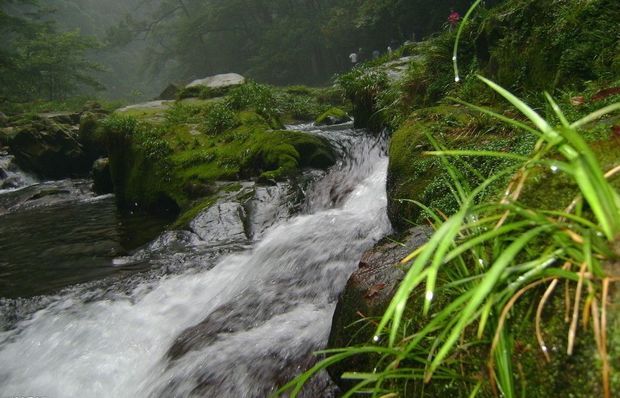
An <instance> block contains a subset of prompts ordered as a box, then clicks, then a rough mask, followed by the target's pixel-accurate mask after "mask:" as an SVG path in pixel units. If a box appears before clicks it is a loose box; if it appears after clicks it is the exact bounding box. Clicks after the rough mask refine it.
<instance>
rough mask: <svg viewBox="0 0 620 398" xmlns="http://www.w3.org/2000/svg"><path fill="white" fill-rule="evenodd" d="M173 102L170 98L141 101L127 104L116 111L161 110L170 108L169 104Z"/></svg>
mask: <svg viewBox="0 0 620 398" xmlns="http://www.w3.org/2000/svg"><path fill="white" fill-rule="evenodd" d="M173 103H174V101H171V100H159V101H149V102H142V103H140V104H134V105H128V106H126V107H124V108H120V109H118V110H117V111H116V112H127V111H131V110H153V111H157V110H162V111H165V110H166V109H168V108H170V106H172V104H173Z"/></svg>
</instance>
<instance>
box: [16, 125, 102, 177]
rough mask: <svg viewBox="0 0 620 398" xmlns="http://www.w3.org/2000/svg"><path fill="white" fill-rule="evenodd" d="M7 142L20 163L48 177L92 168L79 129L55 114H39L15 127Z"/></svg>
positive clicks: (63, 175) (72, 174)
mask: <svg viewBox="0 0 620 398" xmlns="http://www.w3.org/2000/svg"><path fill="white" fill-rule="evenodd" d="M8 146H9V148H10V151H11V153H12V154H13V155H14V156H15V160H16V161H17V164H18V165H19V166H20V167H22V168H23V169H25V170H27V171H32V172H34V173H36V174H38V175H40V176H42V177H45V178H63V177H68V176H75V175H84V174H87V173H88V172H89V170H90V165H91V163H90V161H89V160H88V158H87V156H86V154H85V152H84V150H83V148H82V145H81V144H80V143H79V141H78V134H77V131H75V129H73V128H71V127H70V126H66V125H61V124H58V123H56V122H54V121H53V120H52V118H47V117H46V118H38V119H34V120H32V121H31V122H29V123H26V124H24V125H21V126H19V127H16V128H15V129H14V130H13V132H12V134H11V136H10V137H9V138H8Z"/></svg>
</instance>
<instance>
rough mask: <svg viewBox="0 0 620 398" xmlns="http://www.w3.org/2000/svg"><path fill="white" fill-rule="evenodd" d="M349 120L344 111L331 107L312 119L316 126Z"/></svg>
mask: <svg viewBox="0 0 620 398" xmlns="http://www.w3.org/2000/svg"><path fill="white" fill-rule="evenodd" d="M350 121H351V118H350V117H349V115H347V113H346V112H345V111H343V110H342V109H340V108H336V107H332V108H329V109H328V110H326V111H325V112H323V113H322V114H321V115H319V117H317V118H316V119H315V120H314V124H316V125H317V126H331V125H334V124H341V123H346V122H350Z"/></svg>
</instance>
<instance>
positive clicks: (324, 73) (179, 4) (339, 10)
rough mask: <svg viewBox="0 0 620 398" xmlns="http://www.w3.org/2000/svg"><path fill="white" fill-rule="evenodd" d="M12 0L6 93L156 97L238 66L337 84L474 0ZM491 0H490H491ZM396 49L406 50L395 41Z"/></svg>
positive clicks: (265, 77)
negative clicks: (362, 56) (355, 64)
mask: <svg viewBox="0 0 620 398" xmlns="http://www.w3.org/2000/svg"><path fill="white" fill-rule="evenodd" d="M410 3H411V2H408V1H377V0H366V1H356V0H342V1H340V0H339V1H322V0H313V1H288V0H287V1H249V0H248V1H236V0H235V1H199V0H178V1H169V0H165V1H159V0H157V1H152V2H144V1H138V0H131V1H114V0H111V1H104V2H103V1H89V0H36V1H20V0H2V3H1V4H0V12H2V14H0V18H2V19H1V21H2V24H1V26H2V28H1V29H2V36H3V37H4V38H6V40H3V45H2V64H1V66H0V67H2V70H1V75H2V77H1V78H2V79H3V80H2V82H1V83H2V89H1V90H2V92H0V96H1V97H2V98H4V99H5V100H6V99H10V100H18V101H27V100H32V99H53V100H54V99H63V98H67V97H68V96H71V95H76V94H93V93H100V94H98V95H101V96H103V97H106V98H110V99H117V98H127V99H137V98H140V99H144V98H148V97H154V96H156V95H157V94H159V92H161V91H162V90H163V89H164V88H165V86H166V85H167V84H168V83H171V82H177V81H178V82H186V81H187V82H189V81H191V80H193V79H196V78H200V77H204V76H209V75H213V74H216V73H226V72H231V71H232V72H237V73H241V74H242V75H244V76H248V77H251V78H253V79H256V80H259V81H262V82H266V83H272V84H315V85H317V84H319V85H321V84H326V83H328V82H329V81H330V79H331V78H332V76H333V75H334V74H335V73H337V72H342V71H344V70H346V69H347V68H348V67H349V64H350V61H349V58H348V55H349V54H350V53H351V52H357V51H358V49H360V48H362V50H363V51H364V50H365V51H366V52H367V54H368V56H369V57H370V55H371V53H372V52H373V51H374V50H377V51H380V52H381V53H384V52H385V51H386V48H387V47H388V46H389V45H390V44H391V43H398V44H402V43H404V42H405V41H407V40H410V41H411V40H421V39H423V38H424V37H426V36H428V35H430V34H432V33H434V32H437V31H440V30H441V29H443V28H445V26H446V24H447V17H448V15H449V13H450V9H452V8H453V9H455V10H458V11H460V12H461V13H462V12H464V11H465V10H466V8H467V6H468V4H469V2H467V1H439V2H437V1H430V0H424V1H416V2H414V3H413V4H410ZM488 3H489V2H488ZM392 46H394V45H393V44H392Z"/></svg>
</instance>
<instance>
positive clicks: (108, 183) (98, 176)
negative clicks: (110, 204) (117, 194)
mask: <svg viewBox="0 0 620 398" xmlns="http://www.w3.org/2000/svg"><path fill="white" fill-rule="evenodd" d="M91 173H92V176H93V191H94V192H95V193H96V194H98V195H104V194H107V193H112V192H114V185H113V184H112V175H111V174H110V159H108V158H101V159H97V160H95V163H93V169H92V171H91Z"/></svg>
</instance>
